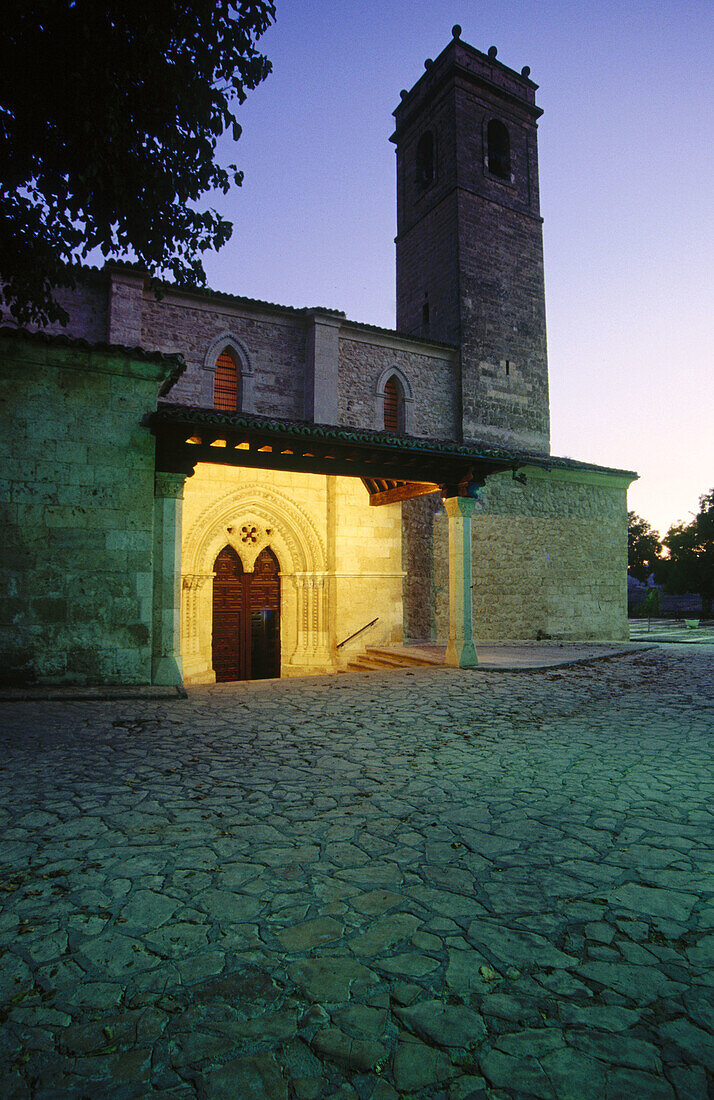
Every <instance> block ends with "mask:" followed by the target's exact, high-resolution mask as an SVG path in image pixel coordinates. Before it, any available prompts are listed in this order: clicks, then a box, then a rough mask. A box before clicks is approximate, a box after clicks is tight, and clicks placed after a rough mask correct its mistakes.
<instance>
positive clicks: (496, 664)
mask: <svg viewBox="0 0 714 1100" xmlns="http://www.w3.org/2000/svg"><path fill="white" fill-rule="evenodd" d="M651 644H652V643H642V642H633V643H630V644H620V643H613V644H610V645H608V644H600V643H597V644H596V643H591V642H521V643H519V644H518V645H514V644H512V643H508V644H506V643H504V644H495V643H487V644H485V645H483V644H479V645H478V646H477V654H478V668H477V669H473V670H472V671H478V672H513V671H523V670H526V669H530V670H538V669H544V668H561V667H565V666H566V665H577V664H584V663H586V662H590V661H598V660H605V659H607V658H610V657H625V656H627V655H628V654H630V653H639V652H640V651H641V650H643V649H645V648H648V647H649V645H651ZM390 649H392V650H393V651H394V653H406V654H410V653H411V654H418V655H420V656H424V657H425V658H428V659H430V660H431V661H434V662H435V663H436V664H439V665H443V663H444V657H445V656H446V646H445V645H438V644H436V643H433V642H414V643H408V644H407V645H404V646H391V647H390Z"/></svg>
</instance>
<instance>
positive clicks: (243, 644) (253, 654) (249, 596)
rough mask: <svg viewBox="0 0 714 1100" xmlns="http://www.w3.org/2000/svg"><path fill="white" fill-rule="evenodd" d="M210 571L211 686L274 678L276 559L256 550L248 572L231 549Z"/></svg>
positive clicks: (277, 609)
mask: <svg viewBox="0 0 714 1100" xmlns="http://www.w3.org/2000/svg"><path fill="white" fill-rule="evenodd" d="M213 569H214V572H215V574H216V575H215V577H214V578H213V668H214V671H215V673H216V683H221V682H225V681H227V680H264V679H268V678H270V677H274V676H279V675H280V576H279V566H278V559H277V558H276V557H275V554H274V553H273V552H272V550H271V549H270V548H269V547H267V546H266V547H265V549H264V550H261V552H260V554H259V555H258V557H257V558H256V561H255V569H254V571H253V572H252V573H246V572H244V570H243V563H242V562H241V560H240V558H239V556H238V554H237V553H236V552H235V550H234V549H233V547H232V546H224V547H223V549H222V550H221V552H220V554H219V555H218V557H217V558H216V560H215V562H214V565H213Z"/></svg>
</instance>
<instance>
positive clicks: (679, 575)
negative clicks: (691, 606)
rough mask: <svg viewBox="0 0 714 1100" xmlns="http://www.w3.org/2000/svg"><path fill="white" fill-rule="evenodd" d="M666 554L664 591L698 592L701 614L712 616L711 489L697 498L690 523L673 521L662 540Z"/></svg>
mask: <svg viewBox="0 0 714 1100" xmlns="http://www.w3.org/2000/svg"><path fill="white" fill-rule="evenodd" d="M663 542H664V545H665V546H666V547H667V549H668V551H669V557H668V558H667V559H666V560H665V561H664V562H663V568H662V570H661V573H662V579H663V581H664V585H665V589H666V590H667V591H668V592H672V593H676V594H681V593H683V592H698V593H699V595H700V596H701V597H702V617H703V618H705V619H710V618H711V617H712V600H713V599H714V489H710V491H709V492H708V493H704V494H703V495H702V496H701V497H700V498H699V512H698V513H697V515H696V516H695V517H694V519H693V520H692V521H691V523H687V524H683V523H679V524H675V525H674V526H673V527H670V529H669V531H668V532H667V534H666V535H665V537H664V539H663Z"/></svg>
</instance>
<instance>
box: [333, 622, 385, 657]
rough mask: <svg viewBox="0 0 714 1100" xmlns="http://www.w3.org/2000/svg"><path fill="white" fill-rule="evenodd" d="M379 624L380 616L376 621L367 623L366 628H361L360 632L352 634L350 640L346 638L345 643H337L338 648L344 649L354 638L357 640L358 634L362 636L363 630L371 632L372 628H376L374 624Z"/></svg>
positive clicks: (356, 631)
mask: <svg viewBox="0 0 714 1100" xmlns="http://www.w3.org/2000/svg"><path fill="white" fill-rule="evenodd" d="M378 622H379V615H378V616H377V618H376V619H372V622H371V623H365V624H364V626H361V627H360V628H359V630H355V632H354V634H350V636H349V637H348V638H345V639H344V641H342V642H338V643H337V648H338V649H342V646H343V645H347V643H348V642H351V641H352V639H353V638H356V637H357V635H358V634H361V633H362V631H363V630H369V628H370V626H374V624H375V623H378Z"/></svg>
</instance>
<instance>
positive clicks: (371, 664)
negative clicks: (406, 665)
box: [347, 656, 403, 672]
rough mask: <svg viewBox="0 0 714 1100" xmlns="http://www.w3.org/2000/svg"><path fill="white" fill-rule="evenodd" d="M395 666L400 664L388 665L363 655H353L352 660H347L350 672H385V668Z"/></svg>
mask: <svg viewBox="0 0 714 1100" xmlns="http://www.w3.org/2000/svg"><path fill="white" fill-rule="evenodd" d="M397 667H400V666H397V665H388V664H386V662H384V661H373V660H370V659H369V658H368V657H365V656H360V657H355V658H354V659H353V660H352V661H348V662H347V668H348V669H350V670H351V671H352V672H385V671H386V670H387V669H394V668H397ZM401 667H403V666H401Z"/></svg>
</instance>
